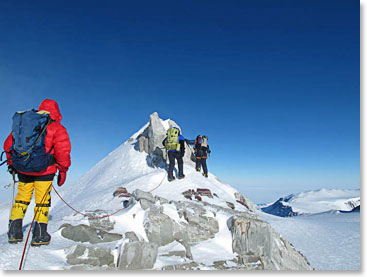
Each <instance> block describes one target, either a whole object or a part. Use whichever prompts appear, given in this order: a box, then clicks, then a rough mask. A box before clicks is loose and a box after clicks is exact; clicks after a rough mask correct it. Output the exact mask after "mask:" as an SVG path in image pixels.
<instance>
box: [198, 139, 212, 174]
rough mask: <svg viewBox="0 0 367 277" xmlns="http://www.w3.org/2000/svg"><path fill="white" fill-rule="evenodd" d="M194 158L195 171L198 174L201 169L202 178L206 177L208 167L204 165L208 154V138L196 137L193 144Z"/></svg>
mask: <svg viewBox="0 0 367 277" xmlns="http://www.w3.org/2000/svg"><path fill="white" fill-rule="evenodd" d="M194 150H195V158H196V171H198V172H200V171H201V167H203V171H204V173H203V176H204V177H208V167H207V165H206V159H207V158H208V154H210V152H211V151H210V149H209V144H208V137H207V136H202V137H201V136H200V135H198V136H197V137H196V139H195V143H194Z"/></svg>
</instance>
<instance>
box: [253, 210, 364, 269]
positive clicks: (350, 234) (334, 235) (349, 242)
mask: <svg viewBox="0 0 367 277" xmlns="http://www.w3.org/2000/svg"><path fill="white" fill-rule="evenodd" d="M259 214H260V216H261V217H262V218H263V219H264V220H265V221H267V222H269V223H270V224H271V225H272V226H273V227H274V229H275V230H277V231H278V232H279V233H280V234H281V235H282V236H283V237H284V238H286V239H287V240H289V241H290V242H292V244H293V245H294V246H295V247H296V248H297V249H298V250H300V251H301V252H302V253H303V254H305V255H306V257H307V259H308V260H309V261H310V263H311V264H312V266H313V267H314V268H315V269H316V270H360V267H361V265H360V262H361V258H360V253H361V252H360V251H361V247H360V243H361V240H360V213H340V212H325V213H319V214H311V215H301V216H294V217H279V216H274V215H270V214H267V213H262V212H259Z"/></svg>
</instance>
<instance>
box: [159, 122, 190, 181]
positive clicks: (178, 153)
mask: <svg viewBox="0 0 367 277" xmlns="http://www.w3.org/2000/svg"><path fill="white" fill-rule="evenodd" d="M162 144H163V145H164V147H165V148H166V149H167V151H168V160H169V167H168V181H170V182H171V181H173V180H175V177H174V176H173V169H174V167H175V159H176V160H177V164H178V179H182V178H185V175H184V174H183V156H184V155H185V138H184V137H183V136H182V135H181V132H180V130H179V129H178V128H177V127H171V128H169V129H168V130H167V137H166V138H165V139H164V140H163V142H162Z"/></svg>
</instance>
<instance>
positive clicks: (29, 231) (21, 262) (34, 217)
mask: <svg viewBox="0 0 367 277" xmlns="http://www.w3.org/2000/svg"><path fill="white" fill-rule="evenodd" d="M51 186H52V184H51V185H49V187H48V188H47V190H46V193H45V194H44V195H43V197H42V200H41V204H40V205H39V206H38V207H37V210H36V212H35V213H34V216H33V220H32V223H31V227H29V230H28V235H27V240H26V241H25V245H24V249H23V254H22V259H21V260H20V264H19V270H22V266H23V261H24V256H25V253H26V250H27V244H28V239H29V235H30V233H31V230H32V227H33V223H34V220H35V219H36V215H37V214H38V210H39V208H40V207H41V206H42V204H43V201H44V200H45V199H46V198H45V197H46V195H47V194H48V193H49V192H50V191H49V190H50V188H51ZM28 248H29V246H28Z"/></svg>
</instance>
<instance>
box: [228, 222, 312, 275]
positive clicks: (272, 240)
mask: <svg viewBox="0 0 367 277" xmlns="http://www.w3.org/2000/svg"><path fill="white" fill-rule="evenodd" d="M230 230H231V233H232V248H233V252H234V253H237V254H238V262H240V263H241V264H248V263H250V262H253V261H254V260H258V261H260V262H261V264H262V268H263V269H268V270H274V269H276V270H310V269H311V267H310V264H309V263H308V261H307V259H306V258H305V257H304V256H303V255H302V254H301V253H299V252H298V251H296V250H295V248H294V247H293V246H292V245H291V244H290V243H289V242H287V241H286V240H284V239H283V238H281V237H280V235H279V234H278V233H276V232H275V231H274V230H273V229H272V228H271V227H270V225H269V224H268V223H267V222H265V221H262V220H259V219H254V218H249V217H245V216H241V217H232V219H231V226H230Z"/></svg>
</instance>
